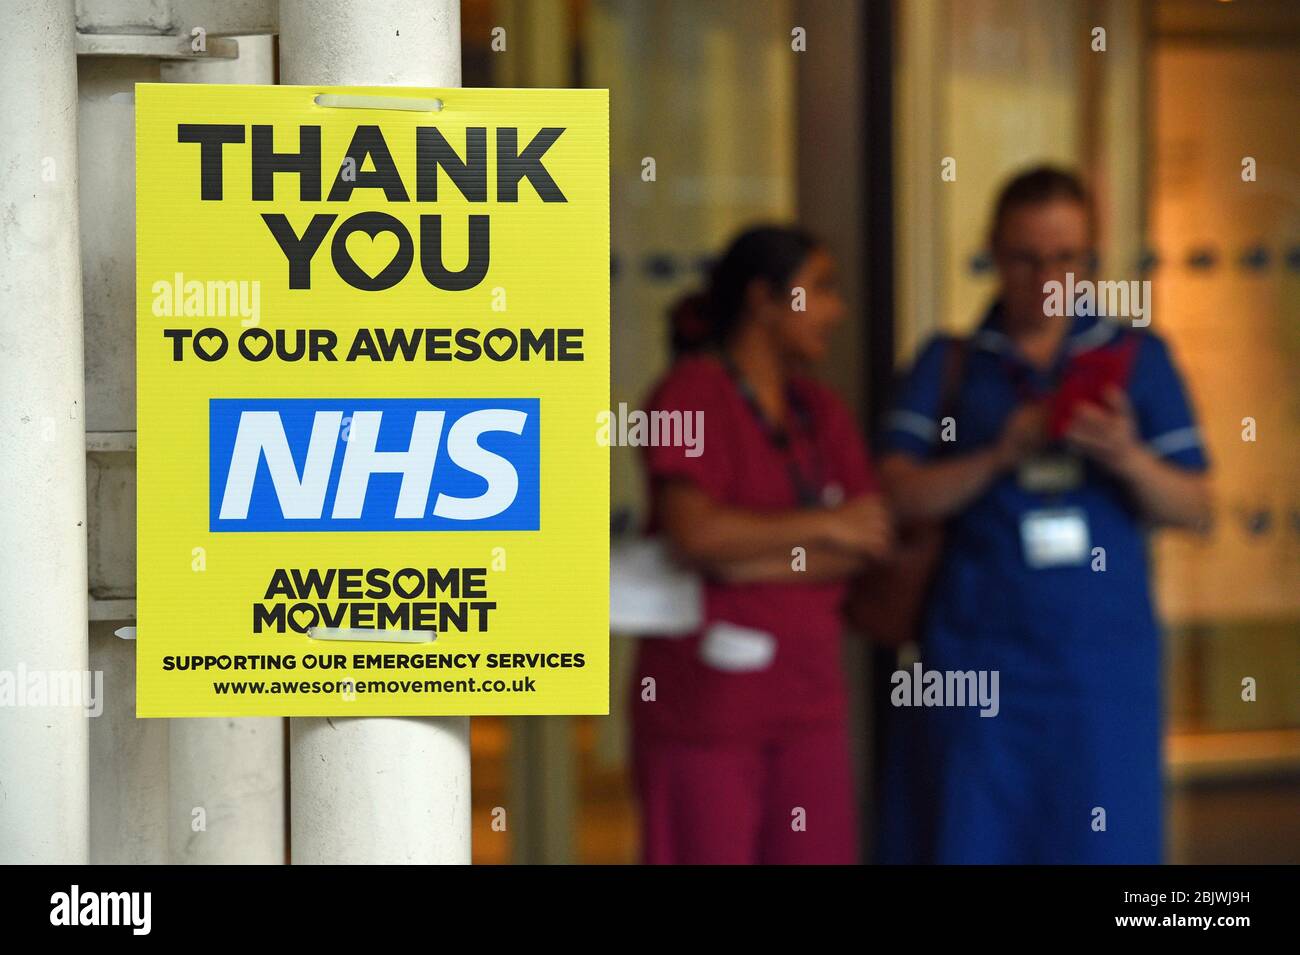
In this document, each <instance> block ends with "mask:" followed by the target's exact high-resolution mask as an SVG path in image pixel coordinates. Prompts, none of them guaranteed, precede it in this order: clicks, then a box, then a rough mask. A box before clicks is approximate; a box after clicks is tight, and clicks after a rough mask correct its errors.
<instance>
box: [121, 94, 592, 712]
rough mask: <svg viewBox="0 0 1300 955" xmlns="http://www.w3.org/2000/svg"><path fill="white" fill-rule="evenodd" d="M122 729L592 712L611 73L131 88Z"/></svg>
mask: <svg viewBox="0 0 1300 955" xmlns="http://www.w3.org/2000/svg"><path fill="white" fill-rule="evenodd" d="M136 164H137V166H136V189H137V206H136V216H137V221H136V229H137V233H136V234H137V241H136V244H137V270H138V271H137V325H136V329H137V331H136V349H137V393H136V397H137V406H138V408H137V411H138V420H139V425H138V428H139V437H138V479H139V488H138V495H137V499H138V522H137V538H138V553H139V571H138V578H139V582H138V620H137V623H138V626H137V633H138V644H137V657H136V658H137V700H136V708H137V713H138V714H139V715H140V716H146V717H147V716H253V715H268V716H272V715H281V716H286V715H318V716H320V715H345V716H361V715H442V714H485V713H506V714H546V713H606V712H608V708H609V695H608V665H609V661H608V646H609V645H608V639H609V636H608V616H609V611H608V595H609V589H608V571H609V563H608V553H609V549H608V548H609V519H608V501H609V464H608V451H607V449H605V448H603V447H602V446H601V445H600V444H599V443H598V441H597V438H596V429H595V425H594V422H595V421H596V419H597V414H598V412H599V411H600V410H601V409H603V408H607V407H608V403H609V112H608V94H607V93H606V91H604V90H477V89H452V90H430V89H419V90H416V89H392V88H328V89H323V88H314V87H291V86H270V87H257V86H195V85H169V84H142V85H139V86H137V87H136Z"/></svg>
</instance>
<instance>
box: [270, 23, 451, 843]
mask: <svg viewBox="0 0 1300 955" xmlns="http://www.w3.org/2000/svg"><path fill="white" fill-rule="evenodd" d="M280 81H281V82H282V83H284V84H287V85H301V86H312V85H315V86H423V87H430V86H432V87H443V88H445V87H454V86H459V85H460V4H459V3H458V2H456V0H393V2H390V3H374V2H372V0H328V2H327V0H281V3H280ZM290 724H291V726H290V755H289V762H290V789H291V795H290V819H291V827H292V853H293V861H294V862H295V863H309V864H334V863H340V864H342V863H350V864H378V863H468V862H469V861H470V791H469V779H470V776H469V719H468V718H467V717H447V718H439V719H428V718H423V719H410V718H377V717H354V718H339V717H333V718H296V719H293V720H291V721H290Z"/></svg>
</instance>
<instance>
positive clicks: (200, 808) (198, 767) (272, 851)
mask: <svg viewBox="0 0 1300 955" xmlns="http://www.w3.org/2000/svg"><path fill="white" fill-rule="evenodd" d="M235 41H236V42H237V43H238V44H239V56H238V57H237V58H235V59H233V60H227V59H219V58H216V57H213V58H205V59H194V60H170V61H166V62H164V63H163V64H162V79H163V81H164V82H166V83H261V84H267V85H269V84H272V83H274V82H275V50H274V41H273V39H272V38H271V37H270V36H242V37H235ZM168 723H169V724H170V725H169V734H170V735H169V740H168V750H169V758H168V761H167V766H168V776H169V794H168V827H167V828H168V843H169V851H168V857H169V859H170V861H171V862H172V863H176V864H185V863H192V864H203V865H213V864H215V865H222V864H228V863H240V864H250V863H251V864H263V865H279V864H281V863H283V862H284V861H285V849H286V838H287V836H288V832H287V820H286V818H285V802H284V797H285V778H284V734H285V723H284V720H283V719H280V718H279V717H246V718H242V719H224V718H223V719H174V720H169V721H168Z"/></svg>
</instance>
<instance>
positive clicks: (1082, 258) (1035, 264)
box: [999, 250, 1093, 275]
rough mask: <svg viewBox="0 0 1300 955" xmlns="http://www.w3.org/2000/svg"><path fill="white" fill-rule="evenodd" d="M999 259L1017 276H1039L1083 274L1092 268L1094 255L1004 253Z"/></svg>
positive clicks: (1080, 251) (1073, 252)
mask: <svg viewBox="0 0 1300 955" xmlns="http://www.w3.org/2000/svg"><path fill="white" fill-rule="evenodd" d="M999 258H1000V259H1001V261H1002V262H1003V263H1005V265H1006V268H1007V269H1008V270H1009V271H1011V272H1014V273H1015V274H1017V275H1039V274H1040V273H1042V272H1049V273H1051V274H1053V275H1060V274H1063V273H1065V272H1082V271H1085V270H1087V269H1089V268H1091V267H1092V262H1093V254H1092V253H1091V252H1089V251H1087V250H1078V251H1067V252H1060V253H1057V254H1056V255H1052V256H1041V255H1034V254H1033V253H1032V252H1022V251H1010V252H1003V253H1002V254H1001V255H1000V256H999Z"/></svg>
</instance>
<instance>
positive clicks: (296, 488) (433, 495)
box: [208, 398, 541, 532]
mask: <svg viewBox="0 0 1300 955" xmlns="http://www.w3.org/2000/svg"><path fill="white" fill-rule="evenodd" d="M539 414H540V402H539V400H538V399H537V398H370V399H363V398H346V399H331V398H213V399H210V400H209V403H208V418H209V431H208V451H209V456H208V478H209V479H208V529H209V530H211V531H214V532H222V531H452V530H456V531H467V530H498V531H500V530H506V531H525V530H537V529H538V528H539V526H540V517H539V514H540V503H539V500H540V484H541V474H540V467H541V464H540V458H541V455H540V427H541V423H540V420H539ZM345 434H346V435H347V437H346V439H345V437H344V435H345Z"/></svg>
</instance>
